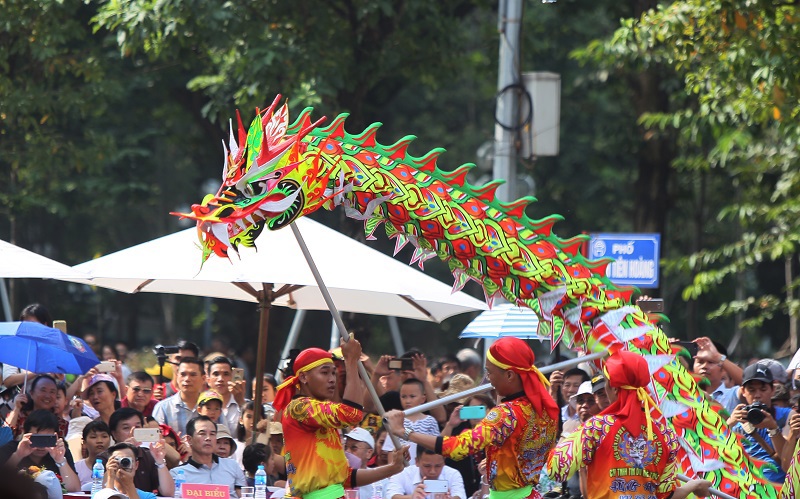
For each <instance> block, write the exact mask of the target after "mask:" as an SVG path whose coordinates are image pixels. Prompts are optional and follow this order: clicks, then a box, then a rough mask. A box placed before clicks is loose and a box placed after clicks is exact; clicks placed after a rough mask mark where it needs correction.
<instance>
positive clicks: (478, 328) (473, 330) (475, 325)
mask: <svg viewBox="0 0 800 499" xmlns="http://www.w3.org/2000/svg"><path fill="white" fill-rule="evenodd" d="M538 331H539V317H537V316H536V313H535V312H534V311H533V310H531V309H530V308H528V307H518V306H516V305H513V304H511V303H501V304H498V305H495V306H494V307H492V309H491V310H487V311H486V312H482V313H481V314H480V315H478V316H477V317H475V318H474V319H473V320H472V322H470V323H469V324H467V327H465V328H464V330H463V331H461V334H460V335H459V336H458V337H459V338H462V339H464V338H502V337H504V336H513V337H515V338H522V339H536V340H547V339H549V338H546V337H541V336H539V333H538Z"/></svg>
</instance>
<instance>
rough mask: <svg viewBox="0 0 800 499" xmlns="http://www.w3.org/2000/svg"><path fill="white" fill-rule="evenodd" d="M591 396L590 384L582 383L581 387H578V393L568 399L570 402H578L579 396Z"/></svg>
mask: <svg viewBox="0 0 800 499" xmlns="http://www.w3.org/2000/svg"><path fill="white" fill-rule="evenodd" d="M591 394H592V382H591V381H584V382H583V383H581V386H579V387H578V393H576V394H575V395H573V396H572V397H570V398H569V399H570V400H578V397H580V396H581V395H591Z"/></svg>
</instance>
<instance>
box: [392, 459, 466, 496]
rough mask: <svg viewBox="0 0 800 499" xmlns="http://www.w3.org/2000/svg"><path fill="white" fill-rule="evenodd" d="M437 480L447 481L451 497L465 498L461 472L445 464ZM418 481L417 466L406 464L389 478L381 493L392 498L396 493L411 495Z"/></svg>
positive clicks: (419, 479)
mask: <svg viewBox="0 0 800 499" xmlns="http://www.w3.org/2000/svg"><path fill="white" fill-rule="evenodd" d="M439 480H446V481H447V490H448V492H449V493H450V495H451V496H452V497H453V498H456V497H459V498H460V499H467V491H466V490H465V489H464V478H463V477H462V476H461V473H459V472H458V471H456V470H455V469H453V468H451V467H449V466H445V467H443V468H442V472H441V473H439ZM420 483H422V476H421V475H420V474H419V468H418V467H416V466H408V467H407V468H406V469H404V470H403V471H401V472H400V473H398V474H396V475H394V476H393V477H391V478H389V483H388V484H387V485H386V490H385V491H384V494H383V495H384V497H386V499H392V498H393V497H394V496H397V495H411V494H412V493H413V492H414V487H416V486H417V485H418V484H420Z"/></svg>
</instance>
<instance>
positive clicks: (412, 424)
mask: <svg viewBox="0 0 800 499" xmlns="http://www.w3.org/2000/svg"><path fill="white" fill-rule="evenodd" d="M403 427H404V428H410V429H412V430H414V431H415V432H417V433H422V434H423V435H433V436H439V434H440V433H441V432H440V430H439V423H437V422H436V420H435V419H434V418H433V416H429V415H427V414H426V415H425V417H424V418H422V419H417V420H416V421H411V420H410V419H404V420H403ZM399 440H400V444H401V445H408V453H409V454H410V455H411V459H410V462H411V464H412V465H413V464H416V463H417V460H416V455H417V444H415V443H414V442H406V441H405V440H403V439H402V438H400V439H399ZM383 450H385V451H386V452H392V451H393V450H394V442H392V439H391V438H387V439H386V440H384V441H383ZM389 499H391V498H389Z"/></svg>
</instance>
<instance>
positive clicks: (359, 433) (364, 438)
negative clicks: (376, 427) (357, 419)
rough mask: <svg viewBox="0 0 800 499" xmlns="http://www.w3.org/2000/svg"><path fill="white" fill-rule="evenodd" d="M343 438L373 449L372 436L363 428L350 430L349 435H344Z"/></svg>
mask: <svg viewBox="0 0 800 499" xmlns="http://www.w3.org/2000/svg"><path fill="white" fill-rule="evenodd" d="M345 437H347V438H352V439H353V440H358V441H359V442H364V443H365V444H367V445H369V447H370V449H374V448H375V439H374V438H372V435H370V433H369V432H368V431H367V430H365V429H364V428H353V429H352V430H350V433H348V434H346V435H345Z"/></svg>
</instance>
